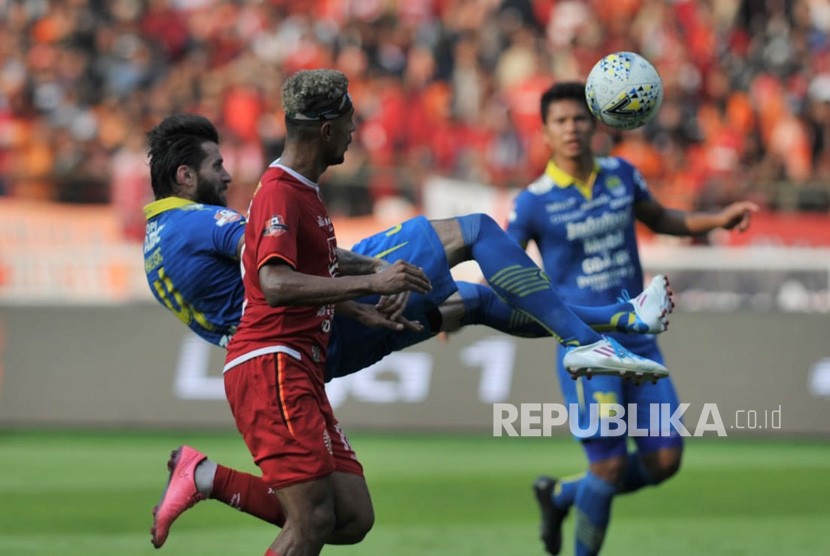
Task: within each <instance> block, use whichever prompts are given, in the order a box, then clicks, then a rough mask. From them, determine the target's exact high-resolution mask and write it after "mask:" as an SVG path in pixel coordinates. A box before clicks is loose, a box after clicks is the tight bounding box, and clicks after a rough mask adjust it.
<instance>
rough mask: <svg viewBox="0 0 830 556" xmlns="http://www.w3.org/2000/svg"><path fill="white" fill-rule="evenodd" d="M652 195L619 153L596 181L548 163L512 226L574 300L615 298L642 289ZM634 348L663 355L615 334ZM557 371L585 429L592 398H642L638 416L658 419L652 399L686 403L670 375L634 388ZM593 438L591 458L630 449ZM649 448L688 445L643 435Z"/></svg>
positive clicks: (650, 339) (644, 421) (647, 340)
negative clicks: (642, 214) (642, 216)
mask: <svg viewBox="0 0 830 556" xmlns="http://www.w3.org/2000/svg"><path fill="white" fill-rule="evenodd" d="M649 199H651V194H650V193H649V191H648V187H647V186H646V182H645V180H644V179H643V177H642V176H641V175H640V173H639V172H638V171H637V169H636V168H634V167H633V166H632V165H631V164H629V163H628V162H626V161H625V160H622V159H620V158H613V157H603V158H597V159H596V162H595V167H594V172H593V173H592V180H591V181H590V183H582V182H581V181H579V180H577V179H576V178H574V177H573V176H570V175H569V174H567V173H566V172H564V171H563V170H562V169H561V168H559V167H557V166H556V165H555V164H553V162H549V163H548V166H547V168H545V173H544V174H543V175H542V176H541V177H540V178H539V179H537V180H536V181H535V182H533V183H532V184H530V186H528V187H527V189H525V190H524V191H522V192H521V193H520V194H519V196H518V197H517V198H516V202H515V205H514V209H513V212H512V213H511V215H510V221H509V224H508V228H507V232H508V233H509V234H510V235H511V236H512V237H513V238H514V239H515V240H517V241H518V242H519V243H521V244H522V245H524V244H526V243H527V242H528V240H531V239H532V240H533V241H534V242H536V245H537V246H538V247H539V251H540V253H541V255H542V259H543V263H544V267H545V271H546V272H547V274H548V276H550V278H551V280H552V281H553V283H554V284H555V287H556V291H557V293H558V294H559V295H561V296H562V297H563V298H564V299H565V300H567V301H568V302H569V303H574V304H582V305H604V304H610V303H614V302H615V301H616V300H617V297H618V296H619V294H620V292H621V290H623V289H625V290H628V291H629V292H630V293H631V295H632V296H633V295H636V294H639V293H640V292H641V291H642V290H643V269H642V267H641V265H640V256H639V253H638V251H637V238H636V235H635V229H634V225H635V221H636V218H635V216H634V206H635V205H636V204H637V203H638V202H640V201H646V200H649ZM613 336H614V337H615V338H616V339H617V340H619V341H620V343H622V344H624V345H626V346H627V347H628V348H629V349H631V350H632V351H634V352H636V353H638V354H639V355H642V356H643V357H648V358H649V359H652V360H654V361H658V362H661V363H662V362H663V355H662V354H661V353H660V349H659V348H658V346H657V341H656V339H655V337H654V336H650V335H641V334H621V333H613ZM563 354H564V351H563V350H561V349H560V350H559V358H558V377H559V385H560V386H561V388H562V395H563V397H564V400H565V403H567V404H577V406H578V408H579V413H578V415H579V420H580V424H579V426H580V428H581V429H582V430H587V426H586V423H587V421H586V420H587V419H588V417H589V415H590V405H591V404H593V403H619V404H623V405H625V404H627V403H636V404H638V406H637V407H638V409H637V414H638V420H637V422H638V423H640V424H641V426H645V427H646V428H648V427H649V426H650V424H651V414H650V413H649V404H651V403H666V404H668V405H669V407H670V408H671V410H672V411H673V410H674V409H676V408H677V407H678V404H679V401H678V398H677V393H676V392H675V390H674V385H673V384H672V381H671V379H670V378H665V379H663V380H660V381H658V382H657V384H644V385H642V386H635V385H633V384H632V383H629V382H626V381H624V380H622V379H621V378H619V377H613V376H597V377H594V378H593V379H592V380H590V381H587V380H585V379H584V378H582V377H581V378H579V379H578V380H572V379H571V376H570V375H569V374H568V373H567V372H566V371H565V369H564V367H563V365H562V356H563ZM592 438H602V440H603V442H602V443H591V444H587V445H586V450H587V454H588V459H589V461H592V462H594V461H599V460H603V459H605V458H607V457H611V456H624V455H625V454H626V453H627V444H626V442H627V440H626V438H625V437H601V430H599V429H598V430H597V431H596V432H595V434H594V435H593V436H592ZM635 442H636V443H637V445H638V447H639V449H640V451H641V452H642V453H650V452H652V451H654V450H658V449H661V448H665V447H674V446H679V445H680V444H682V439H681V438H680V437H679V436H677V435H673V436H669V437H662V436H661V437H637V438H635Z"/></svg>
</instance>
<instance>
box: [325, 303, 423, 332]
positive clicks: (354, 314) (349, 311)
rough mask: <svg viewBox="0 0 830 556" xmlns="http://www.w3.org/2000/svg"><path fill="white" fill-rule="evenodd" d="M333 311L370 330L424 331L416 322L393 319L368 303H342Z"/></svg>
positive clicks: (401, 317)
mask: <svg viewBox="0 0 830 556" xmlns="http://www.w3.org/2000/svg"><path fill="white" fill-rule="evenodd" d="M335 311H337V313H338V314H339V315H345V316H347V317H351V318H353V319H355V320H356V321H357V322H359V323H360V324H362V325H364V326H369V327H371V328H389V329H390V330H395V331H398V332H400V331H403V330H406V329H408V330H412V331H413V332H421V331H422V330H423V329H424V326H423V325H422V324H421V323H419V322H418V321H411V320H409V319H406V318H404V317H403V316H401V315H398V316H397V317H396V318H395V319H393V318H391V317H388V316H386V315H385V314H384V313H382V312H381V311H379V310H378V308H377V307H376V306H375V305H369V304H368V303H358V302H357V301H343V302H341V303H338V304H337V305H336V306H335Z"/></svg>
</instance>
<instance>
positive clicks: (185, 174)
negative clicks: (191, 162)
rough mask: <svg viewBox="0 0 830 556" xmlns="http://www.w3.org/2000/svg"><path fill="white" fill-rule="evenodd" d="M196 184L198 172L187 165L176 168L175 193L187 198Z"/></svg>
mask: <svg viewBox="0 0 830 556" xmlns="http://www.w3.org/2000/svg"><path fill="white" fill-rule="evenodd" d="M195 184H196V171H195V170H194V169H193V168H191V167H190V166H188V165H186V164H181V165H180V166H179V167H178V168H176V183H175V193H176V195H177V196H179V197H185V198H187V197H188V196H189V193H190V191H191V190H192V189H193V188H194V186H195Z"/></svg>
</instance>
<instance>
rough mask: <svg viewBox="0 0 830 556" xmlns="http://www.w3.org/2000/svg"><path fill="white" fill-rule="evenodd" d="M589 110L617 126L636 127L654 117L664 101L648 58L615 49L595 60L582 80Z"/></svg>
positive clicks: (659, 81)
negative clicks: (615, 50) (589, 71)
mask: <svg viewBox="0 0 830 556" xmlns="http://www.w3.org/2000/svg"><path fill="white" fill-rule="evenodd" d="M585 99H586V101H587V102H588V108H589V109H590V110H591V113H592V114H593V115H594V116H595V117H596V118H597V119H598V120H599V121H601V122H602V123H604V124H606V125H608V126H611V127H614V128H617V129H636V128H638V127H642V126H644V125H645V124H647V123H648V122H650V121H651V120H652V118H654V116H655V115H656V114H657V110H659V108H660V104H662V102H663V81H662V80H661V79H660V74H659V73H657V70H656V69H654V66H652V65H651V64H650V63H649V61H648V60H646V59H645V58H643V57H642V56H640V55H639V54H637V53H634V52H615V53H613V54H609V55H608V56H605V57H604V58H602V59H601V60H600V61H598V62H597V63H596V64H595V65H594V67H593V69H591V73H589V74H588V79H587V81H586V82H585Z"/></svg>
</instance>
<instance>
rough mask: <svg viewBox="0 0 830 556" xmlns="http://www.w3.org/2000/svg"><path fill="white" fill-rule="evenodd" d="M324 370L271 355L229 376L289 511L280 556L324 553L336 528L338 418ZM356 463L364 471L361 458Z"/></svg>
mask: <svg viewBox="0 0 830 556" xmlns="http://www.w3.org/2000/svg"><path fill="white" fill-rule="evenodd" d="M318 373H322V370H321V369H319V368H317V367H315V363H313V362H311V361H308V360H298V359H295V358H294V357H292V356H290V355H289V354H286V353H271V354H266V355H261V356H258V357H255V358H253V359H250V360H248V361H244V362H242V363H239V364H238V365H235V366H234V367H232V368H230V369H227V370H226V372H225V375H224V380H225V394H226V397H227V399H228V402H229V404H230V407H231V412H232V413H233V416H234V420H235V421H236V425H237V428H238V429H239V431H240V432H241V433H242V436H243V439H244V440H245V444H246V445H247V446H248V449H249V450H250V452H251V455H252V456H253V458H254V462H255V463H256V464H257V465H258V466H259V468H260V469H261V470H262V475H263V481H264V482H265V483H266V484H268V485H269V486H270V487H271V488H272V489H273V490H274V492H275V493H276V497H277V499H278V500H279V504H280V506H281V507H282V510H283V512H284V513H285V523H284V526H283V529H282V531H281V532H280V533H279V535H277V538H276V539H275V540H274V542H273V543H272V545H271V548H270V550H271V551H272V552H273V553H274V554H285V553H286V552H288V551H290V553H292V554H293V553H296V554H318V553H319V551H320V549H321V548H322V546H323V544H324V543H325V542H326V540H327V539H328V538H329V537H330V536H331V535H332V533H333V532H334V531H335V528H336V526H337V519H336V513H335V503H334V486H333V482H332V479H331V475H332V474H333V473H334V472H335V471H337V466H336V462H335V458H334V456H333V453H332V445H333V442H332V438H331V436H332V435H331V433H330V432H329V430H330V428H331V426H330V425H331V422H332V421H333V417H330V415H331V407H330V405H329V403H328V400H327V398H326V396H325V390H324V388H323V384H322V379H320V381H319V382H318V381H317V379H315V378H314V377H315V375H317V374H318ZM355 466H356V470H358V471H359V472H361V473H362V470H361V468H360V464H359V463H357V462H356V460H355Z"/></svg>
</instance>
